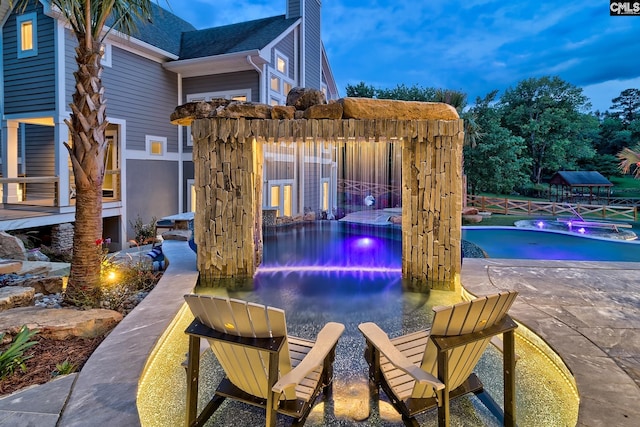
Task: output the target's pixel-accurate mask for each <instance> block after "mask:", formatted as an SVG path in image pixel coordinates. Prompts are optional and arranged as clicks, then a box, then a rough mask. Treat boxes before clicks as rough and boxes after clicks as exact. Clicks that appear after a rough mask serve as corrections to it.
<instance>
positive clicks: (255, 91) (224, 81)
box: [174, 71, 260, 107]
mask: <svg viewBox="0 0 640 427" xmlns="http://www.w3.org/2000/svg"><path fill="white" fill-rule="evenodd" d="M236 89H251V99H250V101H253V102H258V101H260V80H259V78H258V73H257V72H256V71H240V72H237V73H225V74H214V75H210V76H198V77H189V78H185V79H184V80H183V82H182V92H183V93H184V99H183V101H184V102H187V95H191V94H194V93H206V92H226V91H229V90H236ZM174 107H175V106H174Z"/></svg>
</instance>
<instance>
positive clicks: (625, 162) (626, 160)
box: [616, 145, 640, 179]
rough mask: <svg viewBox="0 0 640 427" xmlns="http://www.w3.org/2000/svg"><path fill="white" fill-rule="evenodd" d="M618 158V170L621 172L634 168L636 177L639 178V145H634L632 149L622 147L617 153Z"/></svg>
mask: <svg viewBox="0 0 640 427" xmlns="http://www.w3.org/2000/svg"><path fill="white" fill-rule="evenodd" d="M616 156H617V157H618V159H620V164H619V167H620V170H622V172H623V173H629V172H630V171H631V170H632V169H635V171H634V174H635V176H636V178H638V179H640V145H636V146H635V147H634V148H633V149H631V148H623V149H622V151H620V152H619V153H618V154H617V155H616Z"/></svg>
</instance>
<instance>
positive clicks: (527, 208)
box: [467, 195, 638, 221]
mask: <svg viewBox="0 0 640 427" xmlns="http://www.w3.org/2000/svg"><path fill="white" fill-rule="evenodd" d="M467 206H473V207H475V208H477V209H478V210H479V211H484V212H493V213H499V214H504V215H552V216H557V215H561V216H567V215H568V216H576V214H577V215H580V216H582V217H586V218H603V219H616V220H629V221H638V207H636V206H606V205H583V204H580V203H577V204H569V203H559V202H540V201H532V200H510V199H506V198H505V199H503V198H496V197H485V196H475V195H467Z"/></svg>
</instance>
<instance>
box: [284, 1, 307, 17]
mask: <svg viewBox="0 0 640 427" xmlns="http://www.w3.org/2000/svg"><path fill="white" fill-rule="evenodd" d="M303 1H304V0H287V18H298V17H300V16H301V15H302V6H301V4H302V2H303Z"/></svg>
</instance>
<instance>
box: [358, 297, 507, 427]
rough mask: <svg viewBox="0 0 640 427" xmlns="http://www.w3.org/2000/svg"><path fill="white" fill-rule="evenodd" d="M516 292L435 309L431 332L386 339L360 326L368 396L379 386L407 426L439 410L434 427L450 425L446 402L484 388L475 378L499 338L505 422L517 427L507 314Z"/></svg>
mask: <svg viewBox="0 0 640 427" xmlns="http://www.w3.org/2000/svg"><path fill="white" fill-rule="evenodd" d="M516 296H517V292H515V291H510V292H501V293H498V294H495V295H490V296H486V297H481V298H477V299H474V300H472V301H466V302H461V303H459V304H455V305H453V306H447V307H435V308H434V309H433V311H434V312H435V316H434V319H433V325H432V327H431V330H430V331H429V330H425V331H419V332H415V333H412V334H408V335H403V336H401V337H398V338H394V339H389V337H388V336H387V334H386V333H385V332H384V331H382V329H380V328H379V327H378V326H377V325H376V324H375V323H371V322H368V323H362V324H360V325H359V326H358V328H359V329H360V331H361V332H362V334H363V335H364V336H365V339H366V344H367V347H366V351H365V358H366V359H367V363H368V365H369V381H370V382H369V383H370V386H371V395H372V397H374V398H376V397H379V395H378V393H379V391H378V389H379V387H382V389H383V390H384V392H385V394H386V395H387V397H388V398H389V400H390V401H391V404H392V405H393V406H394V407H395V409H396V410H397V411H398V412H399V413H400V414H401V415H402V419H403V421H404V423H405V425H407V426H417V425H418V423H417V421H416V419H415V415H417V414H419V413H422V412H424V411H427V410H429V409H432V408H434V407H436V406H437V407H438V425H439V426H448V425H449V401H450V399H452V398H455V397H459V396H462V395H464V394H467V393H470V392H473V393H476V394H479V393H481V392H482V389H483V385H482V382H481V381H480V379H479V378H478V377H477V376H476V375H475V374H474V373H473V370H474V369H475V366H476V364H477V363H478V360H479V359H480V357H481V356H482V353H483V352H484V350H485V348H486V347H487V345H488V344H489V342H490V341H492V339H494V340H495V338H499V337H498V335H499V334H503V339H504V346H503V348H502V349H501V350H503V352H504V356H503V363H504V365H503V375H504V384H505V394H504V423H505V425H507V426H515V394H514V391H515V352H514V330H515V329H516V328H517V325H516V324H515V322H514V321H513V320H512V319H511V318H510V317H509V315H508V314H507V311H508V310H509V308H510V307H511V304H512V303H513V301H514V299H515V298H516ZM481 400H482V401H483V402H484V403H485V405H487V406H488V407H489V408H490V409H492V410H496V409H497V410H499V406H498V405H497V404H495V402H493V400H492V399H490V398H489V397H488V396H484V393H483V396H482V398H481Z"/></svg>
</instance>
